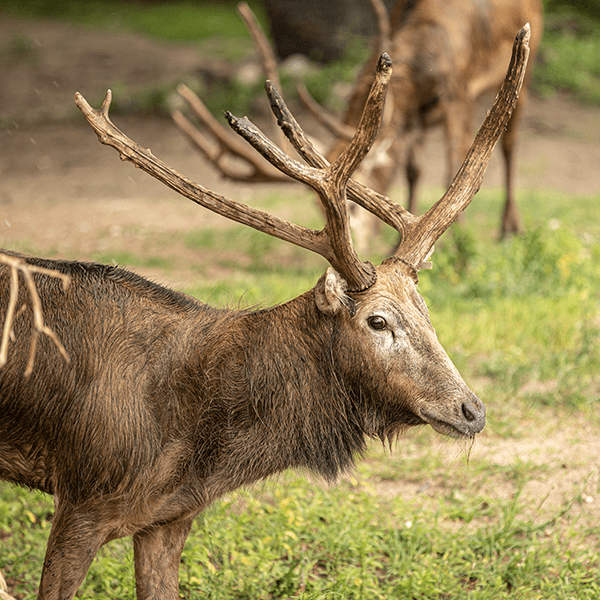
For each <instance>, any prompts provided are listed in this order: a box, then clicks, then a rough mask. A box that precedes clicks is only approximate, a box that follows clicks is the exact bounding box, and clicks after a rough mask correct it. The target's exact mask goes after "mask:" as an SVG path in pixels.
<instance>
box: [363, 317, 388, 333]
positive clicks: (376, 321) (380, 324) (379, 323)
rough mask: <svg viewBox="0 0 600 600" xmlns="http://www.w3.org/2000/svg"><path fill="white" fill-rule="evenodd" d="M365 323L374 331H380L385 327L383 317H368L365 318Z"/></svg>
mask: <svg viewBox="0 0 600 600" xmlns="http://www.w3.org/2000/svg"><path fill="white" fill-rule="evenodd" d="M367 323H368V324H369V327H370V328H371V329H374V330H375V331H381V330H382V329H385V328H386V326H387V323H386V322H385V319H384V318H383V317H380V316H374V317H369V318H368V319H367Z"/></svg>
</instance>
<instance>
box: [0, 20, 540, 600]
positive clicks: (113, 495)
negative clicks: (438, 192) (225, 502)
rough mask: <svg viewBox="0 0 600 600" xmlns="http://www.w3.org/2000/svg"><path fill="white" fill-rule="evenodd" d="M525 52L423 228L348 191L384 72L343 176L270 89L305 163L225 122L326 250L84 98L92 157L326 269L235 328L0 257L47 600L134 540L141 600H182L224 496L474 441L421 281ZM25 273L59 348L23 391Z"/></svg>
mask: <svg viewBox="0 0 600 600" xmlns="http://www.w3.org/2000/svg"><path fill="white" fill-rule="evenodd" d="M530 37H531V34H530V28H529V26H528V25H525V27H523V28H522V29H521V30H520V31H519V33H518V34H517V36H516V38H515V42H514V48H513V59H512V61H511V63H510V65H509V69H508V71H507V75H506V78H505V80H504V82H503V85H502V88H501V90H500V92H499V94H498V96H497V98H496V101H495V103H494V105H493V107H492V109H491V111H490V113H489V114H488V116H487V118H486V119H485V121H484V123H483V124H482V126H481V128H480V130H479V132H478V133H477V135H476V137H475V140H474V142H473V144H472V147H471V149H470V151H469V153H468V154H467V157H466V158H465V161H464V163H463V165H462V167H461V169H460V170H459V172H458V174H457V176H456V177H455V179H454V180H453V182H452V184H451V185H450V187H449V189H448V191H447V192H446V193H445V194H444V195H443V196H442V198H441V199H440V200H439V201H438V202H437V203H436V204H435V205H434V206H433V207H432V208H431V209H430V210H429V211H427V212H426V213H424V214H423V215H421V216H415V215H412V214H411V213H409V212H408V211H407V210H406V209H404V208H403V207H401V206H400V205H399V204H397V203H395V202H393V201H392V200H390V199H389V198H387V197H386V196H382V195H381V194H379V193H377V192H374V191H373V190H371V189H369V188H367V187H365V186H363V185H361V184H359V183H357V182H356V181H354V180H353V179H352V174H353V173H354V172H355V171H356V169H357V168H358V166H359V165H360V162H361V161H362V160H363V159H364V158H365V156H366V155H367V152H368V151H369V149H370V147H371V146H372V145H373V143H374V140H375V138H376V135H377V132H378V129H379V126H380V122H381V118H382V113H383V106H384V100H385V94H386V91H387V87H388V85H389V82H390V77H391V73H392V63H391V60H390V57H389V56H388V55H387V54H385V53H383V54H382V55H381V57H380V60H379V61H378V63H377V66H376V70H375V73H374V75H373V83H372V86H371V91H370V93H369V95H368V98H367V101H366V103H365V108H364V111H363V116H362V118H361V121H360V123H359V126H358V128H357V130H356V134H355V136H354V138H353V139H352V140H351V142H350V144H349V145H348V147H347V149H346V150H345V151H344V152H342V154H340V156H339V157H338V158H337V159H336V160H335V161H334V162H333V163H329V162H328V161H327V160H326V159H325V157H323V155H322V154H320V153H319V152H317V151H316V150H315V148H314V147H313V146H312V145H311V144H310V142H309V140H308V138H307V136H306V134H305V133H304V131H303V130H302V129H301V127H300V125H299V124H298V122H297V121H296V120H295V118H294V117H293V115H292V114H291V112H290V110H289V108H288V107H287V105H286V103H285V101H284V100H283V98H282V96H281V94H280V93H279V91H278V89H277V88H276V86H274V85H273V84H272V83H271V82H267V84H266V89H267V94H268V96H269V99H270V103H271V106H272V108H273V111H274V113H275V114H276V116H277V120H278V122H279V123H280V125H281V129H282V131H283V132H284V134H285V135H286V136H287V138H288V139H289V140H290V143H291V144H292V145H293V147H294V148H295V149H296V151H297V152H298V153H299V155H300V156H301V157H302V158H303V160H304V162H303V163H302V162H300V161H299V160H296V159H292V158H291V157H289V156H288V155H287V154H286V153H284V152H282V151H281V150H280V149H279V148H278V147H277V146H276V145H275V144H273V142H271V141H270V140H269V139H268V138H267V137H266V136H265V135H264V134H263V133H262V132H261V131H260V129H258V128H257V127H256V126H255V125H254V124H253V123H252V122H251V121H250V120H248V119H247V118H245V117H244V118H238V117H235V116H234V115H232V114H231V113H226V118H227V120H228V122H229V123H230V125H231V127H232V128H233V129H234V131H236V132H237V133H239V134H240V135H241V136H242V137H243V138H244V139H245V140H246V141H247V142H249V143H250V145H251V146H252V147H253V148H255V149H256V151H257V152H259V153H261V154H262V156H264V157H265V158H266V159H267V160H268V161H269V162H270V163H271V164H272V165H273V166H275V167H276V168H278V169H280V170H281V171H282V172H284V173H286V174H287V175H289V176H291V177H293V178H295V179H297V180H298V181H301V182H302V183H304V184H306V185H308V186H310V187H311V188H312V189H314V190H315V191H316V192H317V194H318V195H319V198H320V199H321V202H322V203H323V207H324V211H325V214H326V219H325V225H324V227H323V229H321V230H318V231H317V230H313V229H309V228H305V227H303V226H301V225H297V224H294V223H292V222H289V221H286V220H285V219H282V218H279V217H276V216H274V215H271V214H269V213H266V212H263V211H261V210H258V209H256V208H253V207H250V206H247V205H244V204H242V203H239V202H237V201H235V200H231V199H229V198H227V197H225V196H222V195H220V194H218V193H217V192H214V191H211V190H208V189H206V188H204V187H202V186H201V185H200V184H198V183H195V182H193V181H191V180H190V179H188V178H186V177H185V176H183V175H182V174H180V173H178V172H177V171H176V170H174V169H172V168H171V167H169V166H168V165H166V164H165V163H163V162H162V161H161V160H160V159H159V158H157V157H155V156H154V155H153V154H152V153H151V152H150V150H147V149H144V148H143V147H142V146H140V145H139V144H138V143H136V142H135V141H133V140H131V139H130V138H128V137H127V136H126V135H125V134H124V133H123V132H122V131H121V130H119V129H118V128H117V127H116V126H115V125H114V124H113V123H112V121H111V119H110V117H109V108H110V104H111V100H112V93H111V91H110V90H108V92H107V94H106V97H105V99H104V101H103V103H102V105H101V107H100V108H98V109H94V108H92V107H91V106H90V105H89V103H88V102H87V101H86V100H85V98H84V97H83V96H82V95H81V94H79V93H76V94H75V102H76V104H77V106H78V107H79V109H80V110H81V112H82V114H83V116H84V118H85V119H86V121H87V122H88V123H89V125H90V126H91V127H92V129H93V130H94V131H95V133H96V134H97V136H98V139H99V141H100V142H101V143H103V144H106V145H108V146H111V147H113V148H114V149H115V150H116V151H117V152H118V154H119V155H120V157H121V159H123V160H127V161H130V162H132V163H133V164H134V165H135V166H136V167H139V168H141V169H142V170H144V171H145V172H147V173H148V174H150V175H151V176H153V177H155V178H157V179H158V180H159V181H161V182H162V183H164V184H165V185H167V186H169V187H170V188H172V189H173V190H175V191H176V192H178V193H180V194H181V195H183V196H184V197H186V198H188V199H190V200H192V201H193V202H195V203H197V204H199V205H200V206H203V207H204V208H207V209H209V210H211V211H214V212H216V213H218V214H220V215H223V216H225V217H227V218H229V219H232V220H234V221H236V222H238V223H241V224H243V225H246V226H250V227H253V228H255V229H258V230H259V231H262V232H265V233H267V234H270V235H272V236H275V237H277V238H279V239H281V240H284V241H287V242H290V243H292V244H295V245H297V246H299V247H301V248H304V249H306V250H310V251H312V252H315V253H317V254H319V255H320V256H322V257H323V258H324V259H325V260H326V261H327V262H328V263H329V266H328V267H327V269H326V270H325V272H324V273H323V275H322V276H321V277H320V278H319V279H318V281H317V282H316V284H315V286H314V287H313V288H312V289H310V290H308V291H307V292H305V293H303V294H301V295H300V296H298V297H296V298H294V299H292V300H290V301H288V302H286V303H283V304H280V305H276V306H272V307H267V308H260V309H251V308H247V309H246V308H236V309H229V308H220V307H213V306H210V305H208V304H205V303H203V302H201V301H200V300H197V299H195V298H192V297H190V296H187V295H185V294H183V293H180V292H177V291H175V290H172V289H169V288H166V287H163V286H160V285H158V284H156V283H154V282H151V281H149V280H147V279H145V278H143V277H142V276H140V275H137V274H135V273H133V272H131V271H128V270H126V269H123V268H120V267H117V266H114V265H110V266H107V265H101V264H96V263H85V262H79V261H64V260H49V259H43V258H33V257H29V256H25V255H21V254H16V253H14V252H11V251H9V250H4V251H2V256H3V259H2V261H0V263H4V266H0V281H1V285H0V290H1V293H0V311H1V312H0V314H6V311H7V310H8V306H9V304H10V303H11V302H12V300H11V297H12V296H14V295H15V294H16V296H17V301H16V304H15V303H13V305H14V306H20V307H21V308H19V309H18V310H16V312H15V313H14V314H13V315H12V317H11V319H12V321H11V328H10V329H11V331H10V340H11V345H10V347H9V351H8V354H7V360H6V363H5V364H4V366H3V367H2V368H1V369H0V479H2V480H6V481H10V482H13V483H15V484H17V485H21V486H26V487H28V488H32V489H37V490H41V491H43V492H46V493H48V494H52V495H53V497H54V508H55V512H54V516H53V519H52V526H51V531H50V535H49V538H48V543H47V548H46V554H45V559H44V563H43V566H42V574H41V580H40V586H39V591H38V599H39V600H70V599H72V598H73V597H74V595H75V593H76V591H77V590H78V588H79V587H80V586H81V584H82V582H83V580H84V578H85V576H86V573H87V571H88V569H89V567H90V565H91V563H92V561H93V559H94V557H95V555H96V553H97V552H98V550H99V548H100V547H101V546H103V545H104V544H106V543H108V542H109V541H111V540H114V539H117V538H122V537H126V536H131V537H132V538H133V548H134V567H135V589H136V595H137V598H138V599H140V600H141V599H144V600H145V599H158V598H160V599H162V600H175V599H176V598H178V597H179V592H178V590H179V581H178V580H179V563H180V558H181V553H182V549H183V546H184V544H185V541H186V538H187V535H188V533H189V531H190V527H191V525H192V522H193V520H194V518H195V517H196V516H197V515H198V514H199V513H200V512H201V511H202V510H204V509H205V508H206V507H208V506H209V505H210V504H211V503H213V502H215V501H216V500H217V499H218V498H219V497H221V496H222V495H223V494H226V493H228V492H231V491H233V490H236V489H238V488H239V487H240V486H248V485H250V484H252V483H253V482H256V481H259V480H262V479H264V478H267V477H269V476H271V475H273V474H276V473H278V472H281V471H283V470H285V469H303V470H309V471H312V472H314V473H315V474H317V475H318V476H321V477H323V478H324V479H325V480H328V481H335V480H336V479H337V478H338V477H339V476H340V474H342V473H344V472H346V471H347V470H348V469H350V468H351V467H352V466H353V464H354V462H355V460H356V459H357V458H359V457H360V455H361V454H362V453H363V452H364V450H365V446H366V443H367V441H368V440H369V439H371V438H374V439H380V440H381V441H382V442H390V443H391V442H392V441H393V440H395V438H396V437H397V436H398V434H399V433H400V432H402V431H403V430H405V429H406V428H409V427H413V426H417V425H426V424H428V425H430V426H431V427H432V428H433V429H434V430H435V431H437V432H439V433H441V434H443V435H447V436H451V437H455V438H462V439H467V440H469V439H470V440H472V439H474V438H475V436H476V435H477V434H479V433H480V432H481V431H482V430H483V428H484V425H485V420H486V411H485V406H484V404H483V403H482V401H481V400H480V399H479V398H478V397H477V396H476V395H475V393H473V391H472V390H471V389H470V388H469V387H468V386H467V384H466V383H465V382H464V380H463V378H462V377H461V375H460V374H459V372H458V371H457V369H456V367H455V366H454V365H453V363H452V361H451V360H450V358H449V357H448V355H447V354H446V352H445V351H444V349H443V347H442V345H441V344H440V342H439V341H438V339H437V337H436V334H435V330H434V328H433V325H432V323H431V320H430V317H429V313H428V309H427V306H426V304H425V302H424V300H423V298H422V297H421V296H420V294H419V292H418V288H417V283H418V272H419V270H420V269H423V268H428V267H429V266H430V265H429V264H428V262H429V257H430V255H431V253H432V249H433V246H434V244H435V242H436V241H437V240H438V239H439V237H440V236H441V235H442V234H443V233H444V231H445V230H447V229H448V227H449V226H450V225H451V223H452V222H453V221H454V220H455V219H456V218H457V216H458V214H459V213H460V212H461V211H463V210H464V209H465V208H466V207H467V206H468V205H469V203H470V202H471V200H472V199H473V197H474V195H475V194H476V192H477V191H478V189H479V187H480V185H481V181H482V178H483V174H484V172H485V169H486V167H487V164H488V162H489V159H490V156H491V153H492V150H493V148H494V146H495V144H496V142H497V140H498V138H499V137H500V135H501V133H502V131H503V130H504V129H505V127H506V124H507V122H508V120H509V118H510V115H511V113H512V111H513V110H514V107H515V104H516V101H517V99H518V95H519V90H520V89H521V86H522V83H523V78H524V73H525V69H526V65H527V58H528V54H529V45H528V44H529V40H530ZM350 197H351V198H352V199H353V201H355V202H357V203H359V204H360V205H361V206H363V207H364V208H366V209H368V210H369V211H371V212H372V213H373V214H375V215H376V216H377V217H378V218H380V219H382V220H383V221H384V222H386V223H388V224H390V225H391V226H393V227H395V228H396V230H397V231H398V232H399V233H400V234H401V235H402V240H401V242H400V244H399V246H398V248H397V249H396V251H395V253H394V254H393V255H391V256H389V257H388V258H386V259H385V260H384V261H383V262H382V263H381V264H379V265H377V266H375V265H373V264H372V263H370V262H364V261H362V260H361V259H360V258H359V257H358V255H357V253H356V250H355V248H354V246H353V244H352V239H351V233H350V227H349V219H348V208H347V199H348V198H350ZM12 259H14V261H12ZM23 269H25V270H27V272H28V273H29V275H30V276H31V278H32V280H33V283H34V285H35V289H36V292H37V294H38V295H39V299H40V305H41V307H43V312H44V315H43V317H44V328H45V329H47V330H50V331H52V333H53V334H54V335H53V337H51V336H49V335H42V336H39V339H38V340H37V350H36V353H35V364H34V365H33V368H32V369H31V370H30V372H29V373H28V374H25V372H24V371H25V370H26V369H27V366H28V364H29V363H30V360H31V356H30V354H31V353H30V351H29V350H28V349H27V344H26V343H24V342H26V341H27V339H28V338H29V337H30V335H31V332H32V328H34V323H33V312H34V311H33V308H32V306H31V304H30V303H28V302H27V298H28V296H27V294H28V293H29V292H30V288H28V287H23V286H21V287H19V288H18V289H16V288H15V286H14V273H15V271H17V279H18V278H19V277H20V276H19V275H18V272H20V271H22V270H23ZM48 275H50V276H48ZM62 276H64V277H65V278H67V280H68V283H69V285H68V287H65V285H64V281H61V279H60V277H62ZM56 340H59V341H60V347H59V346H57V344H56ZM60 348H62V349H64V351H65V353H66V355H67V359H65V356H64V355H63V353H62V351H59V350H60Z"/></svg>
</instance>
